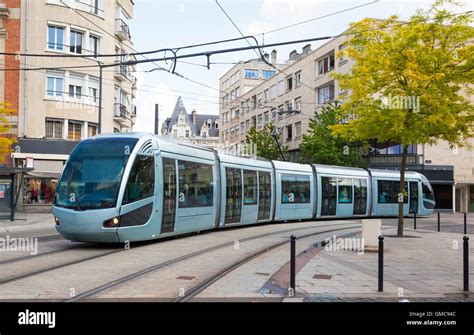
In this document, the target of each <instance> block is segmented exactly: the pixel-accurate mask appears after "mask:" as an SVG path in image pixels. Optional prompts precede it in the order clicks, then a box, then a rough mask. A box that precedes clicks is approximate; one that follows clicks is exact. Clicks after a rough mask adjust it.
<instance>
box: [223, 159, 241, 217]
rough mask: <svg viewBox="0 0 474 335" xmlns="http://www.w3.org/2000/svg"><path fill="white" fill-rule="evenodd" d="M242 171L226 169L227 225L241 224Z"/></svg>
mask: <svg viewBox="0 0 474 335" xmlns="http://www.w3.org/2000/svg"><path fill="white" fill-rule="evenodd" d="M241 173H242V171H241V170H240V169H233V168H226V169H225V174H226V206H225V224H230V223H237V222H240V214H241V212H242V174H241Z"/></svg>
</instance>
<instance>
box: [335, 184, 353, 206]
mask: <svg viewBox="0 0 474 335" xmlns="http://www.w3.org/2000/svg"><path fill="white" fill-rule="evenodd" d="M338 202H339V203H340V204H351V203H352V179H339V199H338Z"/></svg>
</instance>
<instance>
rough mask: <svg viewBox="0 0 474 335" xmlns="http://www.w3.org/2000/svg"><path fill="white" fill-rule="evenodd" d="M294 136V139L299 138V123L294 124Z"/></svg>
mask: <svg viewBox="0 0 474 335" xmlns="http://www.w3.org/2000/svg"><path fill="white" fill-rule="evenodd" d="M295 136H296V138H300V137H301V122H296V123H295Z"/></svg>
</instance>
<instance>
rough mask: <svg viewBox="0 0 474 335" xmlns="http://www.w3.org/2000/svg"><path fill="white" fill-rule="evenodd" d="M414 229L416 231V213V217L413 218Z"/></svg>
mask: <svg viewBox="0 0 474 335" xmlns="http://www.w3.org/2000/svg"><path fill="white" fill-rule="evenodd" d="M413 229H415V230H416V213H415V216H414V217H413Z"/></svg>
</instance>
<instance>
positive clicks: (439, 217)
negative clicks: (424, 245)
mask: <svg viewBox="0 0 474 335" xmlns="http://www.w3.org/2000/svg"><path fill="white" fill-rule="evenodd" d="M440 231H441V213H440V212H438V233H439V232H440Z"/></svg>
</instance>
